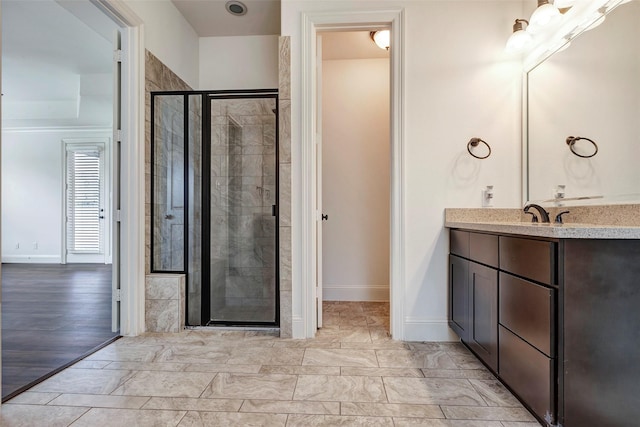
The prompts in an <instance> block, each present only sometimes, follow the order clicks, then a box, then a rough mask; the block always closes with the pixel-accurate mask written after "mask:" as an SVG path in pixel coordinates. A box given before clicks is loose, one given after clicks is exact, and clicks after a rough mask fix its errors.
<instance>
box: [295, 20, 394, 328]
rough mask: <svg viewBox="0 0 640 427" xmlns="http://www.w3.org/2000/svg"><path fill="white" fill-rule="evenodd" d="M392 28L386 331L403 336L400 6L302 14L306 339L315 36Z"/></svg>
mask: <svg viewBox="0 0 640 427" xmlns="http://www.w3.org/2000/svg"><path fill="white" fill-rule="evenodd" d="M382 28H391V50H390V52H391V58H390V63H391V135H390V136H391V204H390V206H391V221H390V226H391V228H390V241H391V248H390V249H391V250H390V258H391V259H390V277H389V281H390V282H389V286H390V291H391V292H390V299H391V301H390V308H391V318H390V320H391V331H390V332H391V335H392V337H393V338H394V339H396V340H402V339H404V295H405V289H404V272H405V268H404V263H405V261H404V239H405V230H404V173H403V170H404V126H405V124H404V10H403V9H392V10H360V11H349V12H330V13H303V15H302V105H301V107H302V133H301V136H302V148H301V157H302V201H301V202H302V302H303V307H302V315H303V321H304V329H305V331H304V333H305V336H306V337H313V336H315V333H316V330H317V323H316V322H317V318H316V312H315V310H316V297H317V296H316V283H315V279H316V273H317V270H318V263H317V257H316V255H317V246H316V244H317V242H316V233H315V227H316V218H317V206H316V188H317V186H316V180H317V171H316V150H315V138H316V132H317V130H316V129H315V116H316V109H317V108H316V105H317V102H316V101H317V84H316V83H317V81H316V79H317V75H316V71H315V70H316V35H317V32H318V31H331V30H336V31H340V30H342V31H344V30H375V29H382Z"/></svg>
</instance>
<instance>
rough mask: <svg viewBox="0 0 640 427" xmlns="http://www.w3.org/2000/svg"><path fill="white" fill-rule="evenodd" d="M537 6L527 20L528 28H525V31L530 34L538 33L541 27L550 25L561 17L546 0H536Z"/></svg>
mask: <svg viewBox="0 0 640 427" xmlns="http://www.w3.org/2000/svg"><path fill="white" fill-rule="evenodd" d="M538 5H539V6H538V8H537V9H536V10H534V11H533V14H532V15H531V19H530V20H529V27H527V31H529V32H530V33H532V34H535V33H536V32H538V31H539V30H540V29H541V28H542V27H545V26H547V25H550V24H552V23H553V22H554V21H556V20H557V19H558V18H560V16H561V15H560V11H559V10H558V9H557V8H556V7H555V6H553V5H552V4H549V2H548V1H547V0H538Z"/></svg>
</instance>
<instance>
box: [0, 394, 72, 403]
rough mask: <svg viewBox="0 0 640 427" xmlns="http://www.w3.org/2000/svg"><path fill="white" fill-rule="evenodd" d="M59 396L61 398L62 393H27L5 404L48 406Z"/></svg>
mask: <svg viewBox="0 0 640 427" xmlns="http://www.w3.org/2000/svg"><path fill="white" fill-rule="evenodd" d="M58 396H60V393H38V392H36V391H25V392H24V393H20V394H19V395H17V396H16V397H14V398H13V399H11V400H9V401H8V402H6V403H5V404H7V405H10V404H22V405H46V404H47V403H49V402H51V401H52V400H53V399H55V398H56V397H58Z"/></svg>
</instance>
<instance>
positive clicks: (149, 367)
mask: <svg viewBox="0 0 640 427" xmlns="http://www.w3.org/2000/svg"><path fill="white" fill-rule="evenodd" d="M187 366H189V364H188V363H171V362H168V363H164V362H160V363H158V362H111V363H109V364H108V365H107V366H105V367H104V369H121V370H129V371H173V372H179V371H184V370H185V369H186V368H187Z"/></svg>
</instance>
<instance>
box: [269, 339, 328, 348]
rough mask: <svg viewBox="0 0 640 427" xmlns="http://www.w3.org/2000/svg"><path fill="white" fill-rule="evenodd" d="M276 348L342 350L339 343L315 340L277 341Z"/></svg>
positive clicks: (274, 345)
mask: <svg viewBox="0 0 640 427" xmlns="http://www.w3.org/2000/svg"><path fill="white" fill-rule="evenodd" d="M273 347H274V348H282V347H285V348H340V343H339V342H331V341H319V340H315V339H308V340H293V339H291V340H289V339H284V340H282V341H276V342H275V343H274V344H273Z"/></svg>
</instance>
